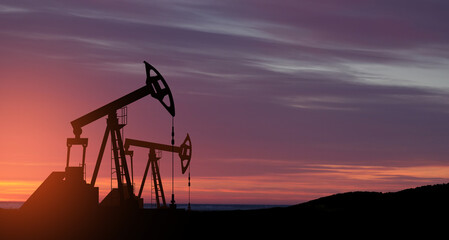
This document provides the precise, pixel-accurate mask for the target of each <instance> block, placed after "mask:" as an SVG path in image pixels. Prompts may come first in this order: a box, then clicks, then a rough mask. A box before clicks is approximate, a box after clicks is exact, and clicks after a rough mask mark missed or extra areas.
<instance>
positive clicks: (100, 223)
mask: <svg viewBox="0 0 449 240" xmlns="http://www.w3.org/2000/svg"><path fill="white" fill-rule="evenodd" d="M53 214H54V213H53ZM46 217H47V216H32V217H30V216H27V215H26V214H23V213H20V211H18V210H6V209H0V239H217V238H218V239H270V238H273V239H287V238H294V239H299V238H305V239H309V238H312V239H321V238H324V237H326V238H328V237H345V238H361V239H366V238H368V239H369V238H372V237H378V238H380V237H381V238H392V237H398V238H400V239H404V238H405V237H417V236H426V239H433V238H435V237H436V236H440V235H441V234H445V233H446V229H447V228H448V226H449V220H448V219H449V184H439V185H432V186H423V187H418V188H414V189H406V190H403V191H399V192H392V193H380V192H348V193H341V194H335V195H331V196H327V197H323V198H319V199H316V200H312V201H309V202H306V203H302V204H298V205H294V206H290V207H283V208H271V209H260V210H240V211H204V212H201V211H191V212H186V211H176V212H174V211H170V210H163V211H154V210H153V211H151V210H149V211H148V209H147V210H141V211H139V212H133V213H127V212H125V213H123V212H122V213H120V212H116V211H112V210H111V211H109V210H108V211H105V210H101V211H98V212H97V213H90V214H89V215H88V216H87V217H85V218H82V219H72V218H68V217H67V216H64V217H61V216H59V217H58V215H57V214H55V216H53V217H54V218H53V219H56V220H55V221H45V220H44V219H46Z"/></svg>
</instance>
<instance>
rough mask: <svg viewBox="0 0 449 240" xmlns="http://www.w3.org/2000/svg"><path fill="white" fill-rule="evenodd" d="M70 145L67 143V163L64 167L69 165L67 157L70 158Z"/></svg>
mask: <svg viewBox="0 0 449 240" xmlns="http://www.w3.org/2000/svg"><path fill="white" fill-rule="evenodd" d="M71 147H72V145H71V144H70V145H69V144H67V164H66V165H65V167H69V159H70V148H71Z"/></svg>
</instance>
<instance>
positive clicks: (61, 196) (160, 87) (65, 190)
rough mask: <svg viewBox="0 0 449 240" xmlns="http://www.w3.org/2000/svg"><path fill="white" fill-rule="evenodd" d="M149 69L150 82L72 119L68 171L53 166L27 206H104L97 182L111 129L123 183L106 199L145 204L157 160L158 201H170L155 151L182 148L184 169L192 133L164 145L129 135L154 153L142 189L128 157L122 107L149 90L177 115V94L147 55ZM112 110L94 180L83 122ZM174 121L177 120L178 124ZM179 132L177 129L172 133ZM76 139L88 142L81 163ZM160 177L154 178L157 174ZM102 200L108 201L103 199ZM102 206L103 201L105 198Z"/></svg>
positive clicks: (119, 180) (119, 178)
mask: <svg viewBox="0 0 449 240" xmlns="http://www.w3.org/2000/svg"><path fill="white" fill-rule="evenodd" d="M144 64H145V71H146V85H145V86H143V87H141V88H139V89H137V90H135V91H133V92H131V93H129V94H127V95H125V96H123V97H121V98H119V99H117V100H115V101H113V102H110V103H108V104H106V105H104V106H102V107H100V108H98V109H96V110H94V111H92V112H89V113H87V114H85V115H84V116H81V117H79V118H78V119H75V120H74V121H72V122H71V125H72V127H73V133H74V135H75V137H74V138H67V161H66V168H65V172H53V173H52V174H50V176H49V177H48V178H47V179H46V180H45V181H44V182H43V183H42V184H41V186H40V187H39V188H38V189H37V190H36V191H35V192H34V193H33V194H32V195H31V196H30V198H29V199H28V200H27V201H26V202H25V203H24V204H23V206H22V207H21V209H45V208H54V207H55V206H58V205H59V206H60V208H61V209H63V208H67V207H73V204H75V205H77V206H80V205H82V206H83V207H85V208H95V207H97V206H98V199H99V196H98V187H95V183H96V180H97V177H98V172H99V169H100V165H101V162H102V158H103V154H104V150H105V147H106V143H107V141H108V138H109V135H110V136H111V140H112V141H111V144H112V152H113V155H114V164H115V168H116V169H121V171H119V170H117V171H116V175H117V178H116V179H117V188H116V189H112V190H111V192H110V193H109V194H108V196H106V197H105V199H104V200H103V202H106V203H105V204H104V205H108V206H111V205H112V206H114V205H115V206H119V207H122V208H138V207H142V206H143V199H142V198H141V194H142V193H141V192H142V189H143V185H144V183H145V178H146V174H147V172H148V165H149V164H151V165H152V173H153V176H156V177H157V183H158V189H157V190H156V192H157V194H159V196H162V197H160V198H162V199H164V200H163V204H162V205H160V204H158V206H165V196H163V194H164V193H163V190H162V183H161V180H160V175H159V169H158V167H157V163H156V162H157V159H156V158H155V156H154V155H153V152H154V151H155V150H164V151H171V152H178V153H179V156H180V158H181V166H182V173H183V174H184V173H185V171H186V169H187V168H188V167H189V164H190V159H191V153H192V151H191V150H192V146H191V141H190V137H189V136H188V135H187V138H186V140H185V141H184V143H183V144H182V145H181V146H179V147H175V146H174V139H172V145H171V146H168V145H163V144H158V143H151V142H146V145H145V144H142V143H143V141H137V140H132V139H129V140H128V141H127V143H128V145H127V148H128V147H129V146H130V145H135V146H140V147H146V148H149V149H150V158H149V161H148V164H147V169H146V170H145V177H144V179H143V181H142V184H141V190H140V192H139V195H138V196H136V195H135V194H134V189H133V186H132V181H131V178H130V171H129V169H128V164H127V161H126V152H128V153H129V151H125V148H124V141H123V139H122V136H121V133H120V129H121V128H123V127H124V124H119V121H118V118H117V110H119V109H120V108H122V107H124V106H127V105H128V104H131V103H133V102H135V101H137V100H139V99H141V98H143V97H145V96H148V95H151V96H152V97H153V98H155V99H157V100H158V101H159V102H160V103H161V104H162V105H163V106H164V108H165V109H166V110H167V111H168V112H169V114H170V115H171V116H172V117H174V116H175V105H174V102H173V96H172V93H171V91H170V88H169V87H168V85H167V83H166V81H165V79H164V78H163V77H162V75H161V74H160V73H159V72H158V71H157V70H156V69H155V68H154V67H153V66H152V65H150V64H149V63H147V62H146V61H144ZM106 116H107V122H106V123H107V124H106V130H105V132H104V136H103V140H102V143H101V147H100V151H99V153H98V157H97V161H96V164H95V168H94V171H93V175H92V179H91V182H90V184H88V183H86V181H85V179H84V173H85V170H86V169H85V167H86V164H85V162H86V159H85V158H86V148H87V145H88V139H87V138H82V137H81V134H82V128H83V127H84V126H86V125H88V124H90V123H92V122H94V121H96V120H98V119H100V118H103V117H106ZM173 129H174V127H173V126H172V130H173ZM173 136H174V132H172V137H173ZM73 145H81V146H82V148H83V156H82V162H81V164H80V165H79V166H70V150H71V148H72V146H73ZM153 179H154V178H153ZM103 202H102V203H103ZM172 202H173V203H174V196H173V195H172ZM100 206H101V204H100Z"/></svg>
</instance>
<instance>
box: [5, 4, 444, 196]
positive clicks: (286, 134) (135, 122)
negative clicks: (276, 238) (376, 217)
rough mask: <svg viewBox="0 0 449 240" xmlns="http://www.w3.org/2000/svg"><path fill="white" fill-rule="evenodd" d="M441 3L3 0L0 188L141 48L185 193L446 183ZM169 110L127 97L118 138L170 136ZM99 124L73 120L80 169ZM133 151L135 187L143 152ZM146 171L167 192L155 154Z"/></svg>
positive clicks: (40, 177) (57, 160)
mask: <svg viewBox="0 0 449 240" xmlns="http://www.w3.org/2000/svg"><path fill="white" fill-rule="evenodd" d="M448 12H449V1H443V0H439V1H438V0H393V1H391V0H366V1H358V0H357V1H356V0H341V1H333V0H320V1H316V0H314V1H312V0H310V1H309V0H300V1H298V0H286V1H263V0H262V1H261V0H244V1H240V0H239V1H233V0H230V1H205V0H198V1H193V0H190V1H184V0H182V1H181V0H173V1H172V0H169V1H167V0H164V1H142V0H130V1H102V0H98V1H56V0H43V1H17V0H14V1H13V0H3V1H1V3H0V100H1V101H0V114H1V115H0V116H1V117H0V149H1V151H0V201H25V200H26V199H27V198H28V197H29V196H30V195H31V194H32V193H33V191H34V190H35V189H36V188H37V187H38V186H39V185H40V183H42V181H44V180H45V178H46V177H47V176H48V175H49V174H50V173H51V172H52V171H63V170H64V167H65V161H66V153H67V147H66V138H70V137H73V136H74V135H73V133H72V127H71V125H70V122H71V121H72V120H74V119H76V118H78V117H80V116H82V115H84V114H86V113H88V112H90V111H92V110H94V109H96V108H98V107H101V106H103V105H104V104H106V103H109V102H111V101H113V100H115V99H117V98H119V97H121V96H123V95H125V94H128V93H130V92H132V91H134V90H136V89H138V88H140V87H142V86H144V84H145V67H144V64H143V61H144V60H145V61H147V62H149V63H150V64H152V65H153V66H154V67H155V68H156V69H157V70H158V71H159V72H160V73H161V74H162V75H163V76H164V78H165V80H166V81H167V83H168V85H169V86H170V89H171V91H172V93H173V97H174V102H175V107H176V117H175V134H176V135H175V139H176V145H179V144H181V143H182V141H183V140H184V138H185V136H186V134H187V133H189V134H190V137H191V139H192V145H193V158H192V161H191V169H190V172H191V176H192V187H191V201H192V203H260V204H296V203H300V202H304V201H307V200H312V199H315V198H318V197H322V196H327V195H330V194H334V193H340V192H347V191H381V192H390V191H398V190H401V189H404V188H409V187H417V186H421V185H428V184H437V183H446V182H448V179H449V79H448V76H449V24H448V23H449V14H448ZM171 120H172V119H171V116H170V114H169V113H168V112H167V111H166V110H165V109H164V108H163V106H162V105H161V104H160V103H159V102H158V101H157V100H155V99H153V98H151V97H150V96H148V97H146V98H143V99H141V100H139V101H137V102H135V103H133V104H131V105H129V106H128V125H127V126H126V127H125V137H129V138H134V139H140V140H145V141H153V142H160V143H165V144H170V140H171ZM105 127H106V120H105V119H100V120H98V121H96V122H94V123H92V124H90V125H88V126H86V127H84V128H83V134H82V137H87V138H89V146H88V148H87V181H88V182H89V181H90V178H91V176H92V170H93V168H94V165H95V161H96V158H97V155H98V150H99V147H100V143H101V140H102V135H103V133H104V129H105ZM109 149H110V146H109V145H108V147H107V151H106V153H105V156H104V159H103V163H102V168H101V171H100V176H99V179H98V180H97V183H98V186H99V187H100V199H102V198H103V197H104V196H105V195H106V194H107V193H108V192H109V190H110V187H111V185H110V170H111V169H110V168H111V166H110V150H109ZM134 150H135V152H136V156H135V158H134V161H135V181H136V182H137V183H136V185H137V187H138V186H139V184H140V179H141V176H142V173H143V171H144V166H145V163H146V156H147V151H146V150H144V149H137V148H136V149H134ZM175 157H176V156H175ZM71 159H72V162H71V163H72V165H76V164H78V163H79V162H80V159H81V148H77V147H73V148H72V155H71ZM175 160H176V161H175V164H176V165H175V171H176V172H175V175H176V176H175V177H176V181H175V194H176V200H177V202H178V203H186V202H187V201H188V194H187V190H188V188H187V175H182V174H181V166H180V163H179V160H178V158H176V159H175ZM161 171H162V175H163V176H162V177H163V183H164V188H165V191H166V195H167V197H168V196H169V195H170V191H171V188H170V186H171V182H170V177H171V175H170V173H171V154H170V153H163V158H162V160H161ZM149 194H150V193H149V188H147V190H146V193H144V197H146V198H149ZM146 201H149V200H146Z"/></svg>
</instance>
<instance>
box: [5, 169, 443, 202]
mask: <svg viewBox="0 0 449 240" xmlns="http://www.w3.org/2000/svg"><path fill="white" fill-rule="evenodd" d="M305 168H310V169H313V170H315V171H314V172H308V173H288V174H270V175H258V176H232V177H231V176H226V177H195V176H192V180H191V182H192V186H191V202H192V203H216V204H220V203H248V204H254V203H260V204H297V203H300V202H304V201H308V200H313V199H316V198H319V197H323V196H328V195H331V194H335V193H341V192H347V191H379V192H389V191H398V190H402V189H404V185H403V183H400V184H399V183H398V184H395V183H394V181H393V183H392V182H391V179H390V178H392V177H393V178H394V177H406V178H434V179H443V178H444V176H447V175H448V174H449V166H423V167H401V168H399V167H381V166H353V165H310V166H306V167H305ZM320 171H321V172H320ZM354 180H357V181H356V182H357V183H358V184H357V185H355V184H352V183H353V182H354ZM417 181H418V182H419V180H417ZM41 183H42V182H41V181H36V180H30V181H24V180H18V181H14V180H6V181H0V201H25V200H26V199H27V198H28V197H29V196H30V195H31V194H32V193H33V192H34V191H35V190H36V189H37V187H38V186H39V185H40V184H41ZM139 184H140V183H139ZM139 184H138V183H136V184H135V191H136V192H137V191H138V189H139V188H140V186H139ZM149 184H150V182H149V181H147V183H146V186H145V190H144V193H143V196H142V197H143V198H144V201H145V202H146V203H149V202H150V191H149V189H150V185H149ZM163 184H164V190H165V195H166V197H168V196H170V193H171V181H170V179H166V180H165V179H164V180H163ZM413 184H416V182H414V183H411V184H410V186H408V187H416V185H413ZM421 184H422V185H426V184H432V183H431V182H428V181H421ZM96 186H97V187H99V189H100V201H101V200H102V199H103V198H104V197H105V196H106V195H107V194H108V193H109V191H110V187H111V182H110V178H106V177H102V178H98V180H97V184H96ZM175 196H176V201H177V202H178V203H187V202H188V187H187V175H184V176H181V177H176V178H175Z"/></svg>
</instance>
